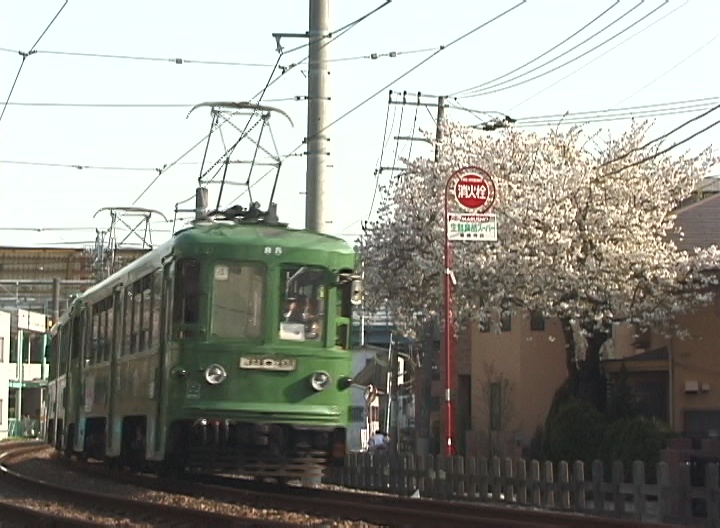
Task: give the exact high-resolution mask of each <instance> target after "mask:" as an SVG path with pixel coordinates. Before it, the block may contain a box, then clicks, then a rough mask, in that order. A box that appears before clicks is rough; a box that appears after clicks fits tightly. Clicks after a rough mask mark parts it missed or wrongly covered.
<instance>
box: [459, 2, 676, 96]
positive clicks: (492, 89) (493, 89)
mask: <svg viewBox="0 0 720 528" xmlns="http://www.w3.org/2000/svg"><path fill="white" fill-rule="evenodd" d="M668 2H669V0H665V2H664V3H663V4H661V5H659V6H657V7H656V8H655V9H653V10H652V11H650V12H649V13H647V14H645V15H644V16H642V17H641V18H639V19H638V20H636V21H635V22H633V23H632V24H630V25H629V26H627V27H626V28H624V29H622V30H621V31H618V32H617V33H615V34H614V35H613V36H611V37H610V38H607V39H605V40H603V41H602V42H601V43H600V44H597V45H595V46H593V47H592V48H590V49H588V50H586V51H584V52H583V53H581V54H580V55H577V56H575V57H573V58H572V59H570V60H568V61H565V62H563V63H562V64H560V65H558V66H554V67H553V68H550V69H549V70H546V71H543V72H541V73H538V74H537V75H533V76H532V77H528V78H525V79H521V77H523V76H525V75H527V74H528V73H530V72H532V71H537V70H538V69H539V68H541V67H542V66H544V65H545V64H543V65H541V66H538V67H536V68H534V69H532V70H529V71H528V72H526V73H524V74H522V75H519V76H515V77H511V78H510V79H507V80H505V81H503V82H501V83H497V84H495V85H493V86H489V87H487V88H485V89H482V90H478V91H476V92H472V93H469V94H465V98H466V99H468V98H472V97H480V96H484V95H489V94H493V93H497V92H502V91H505V90H509V89H511V88H516V87H518V86H522V85H524V84H527V83H529V82H532V81H535V80H537V79H540V78H542V77H545V76H546V75H550V74H551V73H553V72H556V71H558V70H560V69H562V68H564V67H565V66H568V65H570V64H572V63H574V62H576V61H578V60H579V59H581V58H583V57H585V56H586V55H589V54H590V53H592V52H593V51H595V50H597V49H599V48H601V47H602V46H604V45H605V44H607V43H608V42H611V41H612V40H614V39H616V38H617V37H619V36H620V35H622V34H623V33H625V32H626V31H628V30H630V29H631V28H633V27H635V26H636V25H637V24H639V23H640V22H642V21H643V20H647V19H648V18H649V17H650V16H652V15H653V14H655V13H656V12H657V11H658V10H660V9H662V8H663V7H665V6H666V5H667V3H668ZM546 64H547V63H546ZM513 80H518V82H516V83H512V81H513Z"/></svg>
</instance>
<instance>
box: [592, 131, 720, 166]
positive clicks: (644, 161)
mask: <svg viewBox="0 0 720 528" xmlns="http://www.w3.org/2000/svg"><path fill="white" fill-rule="evenodd" d="M718 125H720V119H718V120H717V121H715V122H714V123H711V124H709V125H708V126H706V127H705V128H703V129H700V130H698V131H697V132H695V133H693V134H690V135H689V136H688V137H686V138H685V139H682V140H680V141H676V142H675V143H673V144H672V145H670V146H669V147H667V148H664V149H662V150H659V151H657V152H655V153H654V154H650V155H649V156H645V157H644V158H642V159H639V160H637V161H634V162H633V163H629V164H628V165H624V166H623V167H620V168H618V169H615V170H614V171H611V172H609V173H607V174H605V176H613V175H615V174H618V173H620V172H623V171H626V170H627V169H630V168H632V167H637V166H639V165H643V164H645V163H647V162H648V161H651V160H653V159H655V158H658V157H660V156H662V155H663V154H667V153H668V152H670V151H671V150H674V149H676V148H678V147H679V146H681V145H684V144H685V143H687V142H688V141H691V140H693V139H695V138H696V137H698V136H700V135H702V134H704V133H705V132H707V131H708V130H710V129H712V128H715V127H716V126H718ZM656 141H660V139H656V140H653V141H651V142H650V143H655V142H656ZM650 143H648V144H650ZM603 165H605V164H603ZM601 166H602V165H601Z"/></svg>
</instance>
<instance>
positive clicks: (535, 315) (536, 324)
mask: <svg viewBox="0 0 720 528" xmlns="http://www.w3.org/2000/svg"><path fill="white" fill-rule="evenodd" d="M530 330H532V331H533V332H544V331H545V317H543V314H541V313H539V312H532V313H531V314H530Z"/></svg>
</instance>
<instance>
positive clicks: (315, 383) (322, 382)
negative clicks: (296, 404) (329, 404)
mask: <svg viewBox="0 0 720 528" xmlns="http://www.w3.org/2000/svg"><path fill="white" fill-rule="evenodd" d="M330 381H332V380H331V379H330V374H328V373H327V372H325V371H323V370H318V371H317V372H313V375H312V376H311V377H310V385H312V388H313V389H314V390H316V391H318V392H320V391H323V390H325V389H327V388H328V387H329V386H330Z"/></svg>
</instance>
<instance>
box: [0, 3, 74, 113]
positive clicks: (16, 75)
mask: <svg viewBox="0 0 720 528" xmlns="http://www.w3.org/2000/svg"><path fill="white" fill-rule="evenodd" d="M67 3H68V0H65V2H64V3H63V5H62V7H60V9H59V10H58V12H57V13H55V16H54V17H53V18H52V20H51V21H50V23H49V24H48V25H47V26H45V29H44V30H43V32H42V33H41V34H40V36H39V37H38V38H37V40H36V41H35V44H33V45H32V46H31V47H30V51H28V52H27V53H23V52H20V56H21V57H22V61H21V62H20V66H19V67H18V70H17V73H16V74H15V79H14V80H13V83H12V86H10V92H8V96H7V98H6V99H5V105H4V106H3V109H2V112H0V121H2V118H3V116H4V115H5V110H7V104H8V102H10V98H11V97H12V94H13V92H14V91H15V86H16V85H17V82H18V79H19V78H20V73H22V70H23V66H25V61H26V60H27V58H28V57H29V56H30V55H33V54H34V53H36V51H35V46H37V45H38V43H39V42H40V40H42V38H43V37H44V36H45V33H47V32H48V30H49V29H50V27H51V26H52V25H53V23H54V22H55V20H57V17H59V16H60V13H62V11H63V9H65V6H66V5H67Z"/></svg>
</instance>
